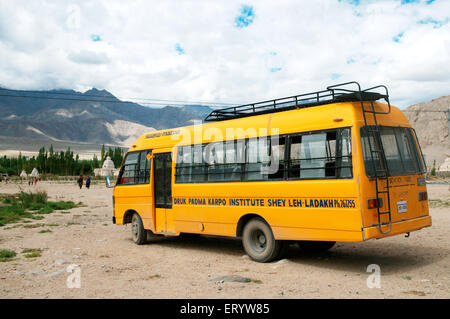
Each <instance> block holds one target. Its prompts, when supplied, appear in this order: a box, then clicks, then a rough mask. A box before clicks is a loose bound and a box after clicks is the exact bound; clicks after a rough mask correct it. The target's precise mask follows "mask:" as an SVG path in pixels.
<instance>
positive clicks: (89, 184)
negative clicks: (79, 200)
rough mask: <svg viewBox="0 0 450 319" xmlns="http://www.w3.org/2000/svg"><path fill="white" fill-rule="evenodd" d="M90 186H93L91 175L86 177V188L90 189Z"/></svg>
mask: <svg viewBox="0 0 450 319" xmlns="http://www.w3.org/2000/svg"><path fill="white" fill-rule="evenodd" d="M90 186H91V177H90V176H88V177H87V178H86V188H87V189H89V187H90Z"/></svg>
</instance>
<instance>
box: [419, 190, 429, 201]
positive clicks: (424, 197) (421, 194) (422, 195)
mask: <svg viewBox="0 0 450 319" xmlns="http://www.w3.org/2000/svg"><path fill="white" fill-rule="evenodd" d="M427 199H428V193H427V192H419V201H422V200H427Z"/></svg>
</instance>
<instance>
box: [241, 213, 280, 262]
mask: <svg viewBox="0 0 450 319" xmlns="http://www.w3.org/2000/svg"><path fill="white" fill-rule="evenodd" d="M242 245H243V246H244V250H245V252H246V253H247V255H248V256H249V257H250V258H251V259H253V260H254V261H257V262H261V263H266V262H270V261H272V260H274V259H275V258H277V257H278V256H279V254H280V250H281V246H282V243H281V242H280V241H278V240H275V237H274V236H273V233H272V229H270V226H269V225H268V224H267V223H266V222H265V221H264V220H263V219H261V218H253V219H251V220H250V221H249V222H248V223H247V224H246V225H245V226H244V231H243V234H242Z"/></svg>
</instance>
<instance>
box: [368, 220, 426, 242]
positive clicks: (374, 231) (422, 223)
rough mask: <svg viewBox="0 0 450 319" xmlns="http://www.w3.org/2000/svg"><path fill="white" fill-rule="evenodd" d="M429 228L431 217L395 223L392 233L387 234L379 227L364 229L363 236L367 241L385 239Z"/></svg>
mask: <svg viewBox="0 0 450 319" xmlns="http://www.w3.org/2000/svg"><path fill="white" fill-rule="evenodd" d="M429 226H431V216H422V217H417V218H413V219H409V220H405V221H399V222H393V223H392V226H391V231H390V232H389V233H387V234H383V233H381V232H380V230H379V229H378V226H371V227H366V228H363V235H364V239H365V240H367V239H372V238H383V237H389V236H394V235H398V234H403V233H408V232H411V231H414V230H419V229H421V228H424V227H429ZM385 228H386V229H387V227H383V230H384V229H385Z"/></svg>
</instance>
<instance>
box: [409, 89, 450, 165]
mask: <svg viewBox="0 0 450 319" xmlns="http://www.w3.org/2000/svg"><path fill="white" fill-rule="evenodd" d="M449 109H450V95H447V96H442V97H440V98H437V99H434V100H431V101H429V102H422V103H418V104H414V105H411V106H409V107H408V108H406V109H405V110H403V112H404V113H405V115H406V117H407V118H408V120H409V122H410V123H411V125H412V126H413V127H414V129H415V130H416V133H417V136H418V138H419V141H420V145H421V146H422V151H423V153H424V156H425V160H426V162H427V166H428V168H429V169H431V167H432V166H433V162H434V161H436V168H438V167H439V165H440V164H441V163H442V162H444V160H445V159H446V158H447V157H450V136H449V127H448V119H447V113H445V112H442V111H446V110H449Z"/></svg>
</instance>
